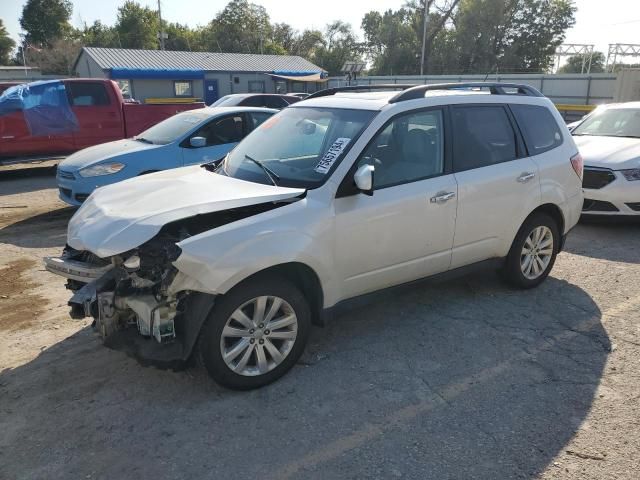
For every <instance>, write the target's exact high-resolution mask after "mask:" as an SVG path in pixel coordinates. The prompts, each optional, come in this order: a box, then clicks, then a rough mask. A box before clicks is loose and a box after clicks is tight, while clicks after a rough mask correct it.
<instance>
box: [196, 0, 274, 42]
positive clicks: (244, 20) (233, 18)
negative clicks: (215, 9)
mask: <svg viewBox="0 0 640 480" xmlns="http://www.w3.org/2000/svg"><path fill="white" fill-rule="evenodd" d="M209 28H210V30H211V32H212V33H213V35H212V37H211V38H210V41H211V42H212V43H214V45H213V47H217V48H213V49H212V50H220V51H222V52H238V53H261V52H264V50H265V47H266V46H267V44H269V43H271V33H272V27H271V23H270V21H269V15H268V14H267V11H266V9H265V8H264V7H262V6H260V5H256V4H255V3H249V2H248V1H247V0H232V1H231V2H229V3H228V4H227V6H226V7H225V8H224V9H223V10H222V11H221V12H220V13H218V15H216V18H215V19H214V20H213V21H212V22H211V24H210V26H209ZM265 53H266V52H265Z"/></svg>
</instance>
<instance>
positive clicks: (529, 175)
mask: <svg viewBox="0 0 640 480" xmlns="http://www.w3.org/2000/svg"><path fill="white" fill-rule="evenodd" d="M535 176H536V174H535V173H533V172H524V173H523V174H522V175H520V176H519V177H518V182H520V183H527V182H528V181H529V180H531V179H532V178H533V177H535Z"/></svg>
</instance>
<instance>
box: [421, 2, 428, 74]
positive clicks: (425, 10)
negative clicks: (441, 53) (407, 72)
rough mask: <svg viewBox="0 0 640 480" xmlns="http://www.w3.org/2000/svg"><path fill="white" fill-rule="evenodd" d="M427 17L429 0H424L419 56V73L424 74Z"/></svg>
mask: <svg viewBox="0 0 640 480" xmlns="http://www.w3.org/2000/svg"><path fill="white" fill-rule="evenodd" d="M427 18H429V0H424V21H423V22H422V24H423V26H422V55H421V56H420V75H424V53H425V49H426V46H427Z"/></svg>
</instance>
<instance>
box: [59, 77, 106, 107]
mask: <svg viewBox="0 0 640 480" xmlns="http://www.w3.org/2000/svg"><path fill="white" fill-rule="evenodd" d="M67 88H68V89H69V101H70V103H71V105H73V106H74V107H94V106H99V105H109V104H110V102H109V95H108V94H107V89H106V88H105V86H104V85H103V84H102V83H80V82H69V83H68V84H67Z"/></svg>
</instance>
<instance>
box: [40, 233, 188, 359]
mask: <svg viewBox="0 0 640 480" xmlns="http://www.w3.org/2000/svg"><path fill="white" fill-rule="evenodd" d="M186 235H187V234H186V233H185V234H182V235H180V234H178V235H177V236H176V235H175V234H169V233H166V232H161V233H160V234H159V235H157V236H156V237H154V238H153V239H151V240H150V241H148V242H146V243H144V244H143V245H141V246H140V247H138V248H136V249H134V250H131V251H128V252H125V253H123V254H121V255H114V256H112V257H110V258H104V259H103V258H99V257H97V256H95V255H93V254H91V253H90V252H86V251H77V250H74V249H73V248H71V247H69V246H67V247H66V248H65V250H64V252H63V255H62V256H61V257H48V258H45V259H44V261H45V267H46V269H47V270H49V271H50V272H52V273H55V274H58V275H61V276H63V277H65V278H67V288H68V289H69V290H71V291H73V296H72V298H71V300H70V301H69V306H70V307H71V312H70V314H71V317H72V318H76V319H80V318H84V317H92V318H93V319H94V320H95V327H96V330H97V331H98V332H99V333H100V335H101V336H102V339H103V341H104V342H105V344H107V345H109V346H115V344H116V343H121V341H122V340H124V338H125V337H126V336H127V335H125V334H121V333H120V332H126V331H127V330H137V333H139V334H140V335H141V336H142V337H143V338H146V339H153V340H154V341H155V342H154V343H156V344H157V345H164V344H167V343H172V342H174V341H175V339H176V326H175V324H176V318H177V317H178V316H179V315H181V314H184V312H185V310H186V304H187V301H186V299H187V297H188V296H189V295H190V293H189V292H188V291H181V292H177V293H175V292H174V293H171V289H170V287H171V285H172V283H173V281H174V279H175V278H176V274H177V270H176V268H175V267H174V266H173V265H172V262H174V261H175V260H176V259H177V258H178V256H179V255H180V248H179V247H178V246H177V245H176V243H177V242H179V241H180V240H182V239H183V238H185V237H186ZM135 350H139V349H138V348H135ZM147 350H148V348H147ZM171 350H172V351H173V353H174V354H177V356H178V357H181V358H182V357H185V358H183V359H186V356H188V353H189V352H182V350H183V348H177V349H176V348H174V349H171ZM166 353H170V352H169V351H167V352H166ZM183 353H186V355H183ZM142 356H144V355H142ZM174 356H176V355H174ZM163 357H166V355H163Z"/></svg>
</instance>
